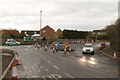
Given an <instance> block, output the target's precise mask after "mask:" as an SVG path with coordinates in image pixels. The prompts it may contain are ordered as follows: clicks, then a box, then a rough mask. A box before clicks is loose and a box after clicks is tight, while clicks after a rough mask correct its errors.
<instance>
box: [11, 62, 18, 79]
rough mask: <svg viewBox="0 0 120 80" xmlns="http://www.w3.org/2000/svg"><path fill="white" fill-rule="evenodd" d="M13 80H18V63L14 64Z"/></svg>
mask: <svg viewBox="0 0 120 80" xmlns="http://www.w3.org/2000/svg"><path fill="white" fill-rule="evenodd" d="M12 80H18V75H17V68H16V61H13V63H12Z"/></svg>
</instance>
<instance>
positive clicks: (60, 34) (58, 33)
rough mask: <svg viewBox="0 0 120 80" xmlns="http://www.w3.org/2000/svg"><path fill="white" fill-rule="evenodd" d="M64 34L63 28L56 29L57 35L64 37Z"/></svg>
mask: <svg viewBox="0 0 120 80" xmlns="http://www.w3.org/2000/svg"><path fill="white" fill-rule="evenodd" d="M62 34H63V32H62V30H61V29H58V30H57V31H56V35H57V36H58V38H62Z"/></svg>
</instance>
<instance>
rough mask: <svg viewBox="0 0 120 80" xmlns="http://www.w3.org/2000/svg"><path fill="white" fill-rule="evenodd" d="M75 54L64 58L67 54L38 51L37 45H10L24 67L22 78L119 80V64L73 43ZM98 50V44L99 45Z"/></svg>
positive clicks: (22, 68)
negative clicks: (100, 79)
mask: <svg viewBox="0 0 120 80" xmlns="http://www.w3.org/2000/svg"><path fill="white" fill-rule="evenodd" d="M71 47H72V48H74V49H75V51H74V52H69V54H68V55H64V54H63V53H64V52H63V51H59V52H56V53H54V54H53V53H52V50H51V49H50V48H48V51H45V50H44V47H42V48H41V47H40V49H37V48H35V47H34V45H25V46H23V45H20V46H8V47H6V48H9V49H13V50H15V51H17V52H18V53H19V55H20V60H21V63H22V65H19V66H18V67H17V68H18V76H19V78H43V79H46V78H118V62H117V60H113V59H111V58H109V57H107V56H103V55H99V53H97V52H96V53H95V54H94V55H83V54H82V45H81V44H73V45H71ZM95 47H96V48H97V45H95Z"/></svg>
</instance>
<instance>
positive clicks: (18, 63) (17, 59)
mask: <svg viewBox="0 0 120 80" xmlns="http://www.w3.org/2000/svg"><path fill="white" fill-rule="evenodd" d="M15 62H16V65H21V62H20V57H19V55H18V53H16V54H15Z"/></svg>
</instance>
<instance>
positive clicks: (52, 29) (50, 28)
mask: <svg viewBox="0 0 120 80" xmlns="http://www.w3.org/2000/svg"><path fill="white" fill-rule="evenodd" d="M46 28H49V29H51V30H53V31H55V30H54V29H53V28H51V27H50V26H49V25H47V26H45V27H44V28H42V29H41V30H44V29H46Z"/></svg>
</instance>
